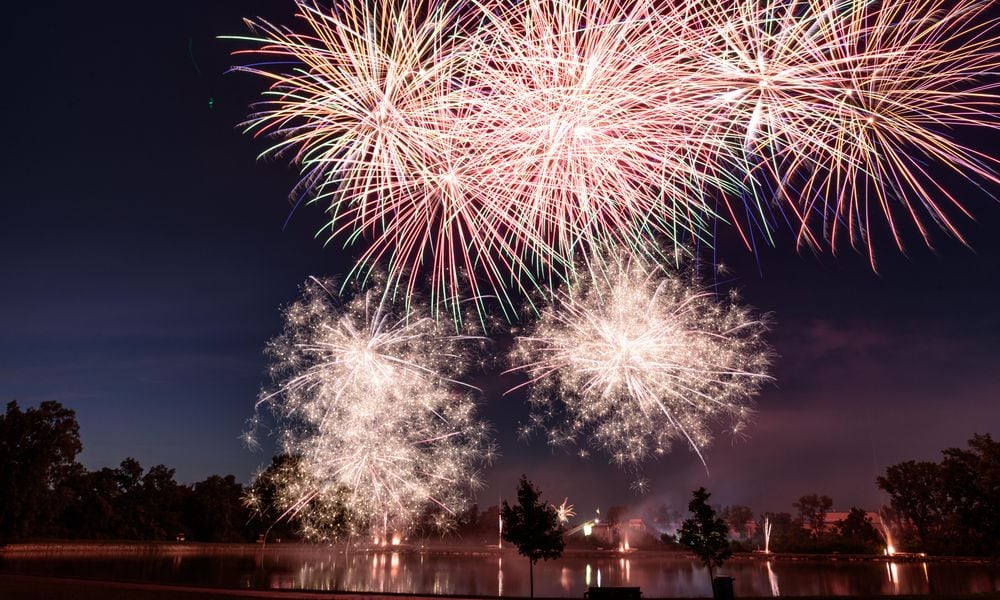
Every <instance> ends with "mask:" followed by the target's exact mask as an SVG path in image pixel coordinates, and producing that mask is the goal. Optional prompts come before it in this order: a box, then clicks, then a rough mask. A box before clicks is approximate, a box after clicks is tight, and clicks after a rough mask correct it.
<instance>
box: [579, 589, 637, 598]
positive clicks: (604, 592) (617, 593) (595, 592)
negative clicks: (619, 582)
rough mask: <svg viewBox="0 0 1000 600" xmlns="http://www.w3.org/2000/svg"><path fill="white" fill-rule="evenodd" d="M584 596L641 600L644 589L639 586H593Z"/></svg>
mask: <svg viewBox="0 0 1000 600" xmlns="http://www.w3.org/2000/svg"><path fill="white" fill-rule="evenodd" d="M583 597H584V598H587V600H641V598H642V591H641V590H640V589H639V588H637V587H592V588H588V589H587V591H586V592H584V594H583Z"/></svg>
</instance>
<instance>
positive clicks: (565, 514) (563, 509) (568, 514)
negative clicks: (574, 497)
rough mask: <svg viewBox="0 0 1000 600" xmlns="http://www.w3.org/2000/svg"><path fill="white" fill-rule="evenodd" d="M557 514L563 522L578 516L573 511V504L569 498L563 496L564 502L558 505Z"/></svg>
mask: <svg viewBox="0 0 1000 600" xmlns="http://www.w3.org/2000/svg"><path fill="white" fill-rule="evenodd" d="M556 516H558V517H559V522H560V523H562V524H566V523H569V520H570V519H571V518H573V517H575V516H576V513H575V512H573V505H572V504H569V498H563V501H562V504H560V505H559V506H557V507H556Z"/></svg>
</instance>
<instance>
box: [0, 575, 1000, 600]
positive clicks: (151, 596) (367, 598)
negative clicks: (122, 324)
mask: <svg viewBox="0 0 1000 600" xmlns="http://www.w3.org/2000/svg"><path fill="white" fill-rule="evenodd" d="M0 598H2V599H3V600H57V599H61V598H67V599H70V600H230V599H235V598H276V599H279V600H317V599H320V598H326V599H330V598H336V599H337V600H382V599H391V600H423V599H441V598H447V599H448V600H464V599H482V598H486V597H485V596H416V595H407V594H356V593H344V592H338V593H333V592H302V591H294V590H287V591H286V590H280V591H272V590H234V589H222V588H210V587H195V586H180V585H177V586H175V585H162V584H153V583H125V582H117V581H95V580H89V579H68V578H57V577H38V576H31V575H8V574H3V573H0ZM793 598H795V599H796V600H820V599H823V600H826V599H828V598H830V599H832V598H838V596H793ZM840 598H843V597H840ZM850 598H857V597H854V596H852V597H850ZM864 598H865V600H1000V593H988V594H957V595H931V596H928V595H917V596H906V595H902V596H865V597H864ZM540 600H542V599H540ZM671 600H687V599H682V598H676V599H671ZM692 600H693V599H692Z"/></svg>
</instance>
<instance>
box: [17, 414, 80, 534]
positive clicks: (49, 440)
mask: <svg viewBox="0 0 1000 600" xmlns="http://www.w3.org/2000/svg"><path fill="white" fill-rule="evenodd" d="M81 449H82V445H81V444H80V427H79V425H78V424H77V422H76V413H75V412H73V411H72V410H70V409H68V408H65V407H63V405H62V404H60V403H58V402H42V403H41V404H40V405H39V406H38V408H29V409H27V410H25V411H22V410H21V408H20V407H19V406H18V405H17V402H10V403H9V404H7V410H6V412H5V413H4V414H2V415H0V540H3V539H6V538H11V537H13V538H17V537H28V536H37V535H40V534H41V535H44V534H46V533H49V531H48V530H49V529H50V528H51V527H52V525H53V523H52V521H53V519H54V517H56V516H57V515H59V514H60V513H61V512H62V511H63V510H64V509H65V506H64V504H65V503H67V502H69V501H71V500H72V496H71V495H70V494H67V493H64V490H65V488H66V486H67V484H68V483H69V482H70V481H72V480H73V479H74V478H76V477H77V476H78V471H79V470H80V466H79V464H78V463H77V462H76V455H77V454H79V453H80V450H81Z"/></svg>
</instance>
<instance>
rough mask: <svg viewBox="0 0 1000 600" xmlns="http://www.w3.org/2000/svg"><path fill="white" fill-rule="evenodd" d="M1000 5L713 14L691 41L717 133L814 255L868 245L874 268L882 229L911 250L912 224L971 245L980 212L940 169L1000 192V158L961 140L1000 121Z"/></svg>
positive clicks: (798, 6) (868, 5)
mask: <svg viewBox="0 0 1000 600" xmlns="http://www.w3.org/2000/svg"><path fill="white" fill-rule="evenodd" d="M993 5H994V3H992V2H982V1H979V0H959V1H958V2H943V1H941V0H916V1H913V2H854V1H845V0H779V1H768V2H758V1H757V0H740V1H738V2H735V3H707V4H704V7H703V9H701V10H700V11H699V12H698V14H697V15H696V16H694V17H693V18H691V19H690V20H689V21H687V22H686V24H685V25H686V26H687V27H688V28H689V30H690V33H688V34H686V35H684V36H682V37H683V39H684V40H685V42H686V43H687V44H688V46H687V50H686V55H687V56H690V57H693V60H692V62H691V65H692V68H693V70H694V71H696V72H697V76H696V77H694V78H693V80H695V81H696V84H695V85H696V86H697V87H699V88H700V89H701V91H702V92H704V94H703V95H700V96H699V101H700V102H702V104H703V107H704V111H703V112H704V114H705V115H706V118H705V119H704V121H703V123H704V124H705V125H706V127H705V128H704V133H705V134H706V135H708V136H709V137H711V138H712V139H719V138H721V139H725V140H727V143H726V146H728V147H729V148H730V149H731V151H732V154H733V156H734V158H733V159H732V164H733V165H734V168H738V169H740V170H743V171H744V172H746V173H747V174H748V177H749V180H750V181H751V182H752V183H753V187H754V189H755V190H756V192H757V194H758V202H759V203H760V204H766V203H768V202H769V198H768V197H769V196H770V195H771V190H774V193H775V194H776V196H777V198H778V199H779V201H780V202H781V204H782V205H783V206H785V207H787V210H786V212H787V213H788V216H789V218H790V220H792V222H793V225H795V226H796V227H797V228H798V239H799V242H800V244H806V245H811V246H817V245H819V244H820V243H821V241H820V240H825V241H826V242H827V243H828V244H829V245H830V246H832V247H833V248H834V249H836V248H837V247H838V245H840V244H841V243H848V244H850V245H851V246H854V247H859V248H860V247H864V248H865V251H866V252H867V253H868V254H869V256H870V257H871V259H872V266H873V268H874V267H875V262H874V254H875V251H874V246H873V243H872V235H873V232H874V231H876V230H877V229H878V226H879V225H880V224H882V225H887V226H888V229H889V231H890V232H891V234H892V236H893V239H894V241H895V243H896V244H897V245H898V247H899V248H900V249H903V231H904V229H905V228H906V225H907V224H910V225H911V226H914V227H915V228H916V229H917V230H918V231H919V233H920V235H921V236H922V237H923V239H924V241H925V242H926V243H927V244H928V245H930V243H931V237H930V230H931V227H932V226H936V227H938V228H940V229H942V230H944V231H946V232H948V233H949V234H951V235H953V236H956V237H958V238H959V239H961V234H960V232H959V230H958V228H957V226H956V225H955V222H954V217H955V216H965V217H968V216H970V214H969V212H968V211H967V210H966V208H965V207H964V206H963V203H962V202H960V201H959V200H958V199H957V198H956V197H955V196H954V195H953V194H952V193H950V192H949V191H948V190H947V189H946V188H945V187H944V186H943V185H942V182H941V180H942V179H943V177H944V174H943V171H942V169H941V168H940V167H943V168H944V170H948V171H951V172H953V173H955V174H957V176H958V177H962V178H967V179H970V180H973V181H986V182H989V183H992V184H995V183H997V182H998V178H997V176H996V167H997V159H996V158H995V157H993V156H990V155H986V154H983V153H981V152H977V151H975V150H973V149H972V148H969V147H966V146H964V145H963V144H962V143H961V141H960V137H958V136H957V135H956V132H958V131H961V130H963V129H964V130H966V131H969V130H970V128H971V127H984V128H987V129H993V130H995V129H996V128H997V126H998V124H1000V122H998V120H997V118H996V111H997V95H996V92H997V88H998V86H1000V82H998V79H997V78H996V75H995V74H996V71H997V68H998V66H1000V52H998V50H1000V48H998V43H997V38H996V33H995V32H996V29H997V20H996V19H994V18H990V17H989V14H987V13H988V11H989V10H991V8H990V7H991V6H993ZM713 90H714V91H713ZM962 135H968V133H965V134H962ZM720 161H721V159H720ZM932 165H938V166H937V167H935V166H932ZM761 212H766V209H763V208H762V209H761ZM880 222H881V223H880Z"/></svg>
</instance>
